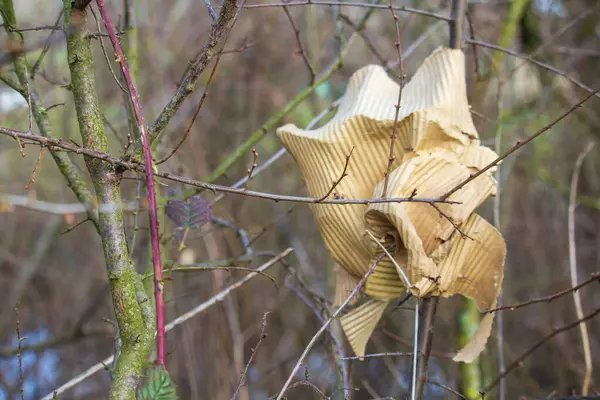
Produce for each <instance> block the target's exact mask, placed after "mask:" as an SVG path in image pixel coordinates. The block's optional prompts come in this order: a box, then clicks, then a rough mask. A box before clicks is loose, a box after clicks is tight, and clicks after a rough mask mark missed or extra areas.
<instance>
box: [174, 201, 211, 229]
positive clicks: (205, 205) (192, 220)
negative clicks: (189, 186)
mask: <svg viewBox="0 0 600 400" xmlns="http://www.w3.org/2000/svg"><path fill="white" fill-rule="evenodd" d="M165 211H166V213H167V216H168V217H169V218H170V219H171V221H173V222H175V224H176V225H177V227H178V228H186V229H196V228H199V227H200V226H202V225H204V224H206V223H207V222H208V221H210V218H211V216H212V212H211V208H210V203H209V202H208V201H206V200H204V199H203V198H202V197H200V196H193V197H191V198H189V199H188V200H187V201H183V200H169V201H167V205H166V207H165Z"/></svg>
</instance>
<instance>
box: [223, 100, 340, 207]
mask: <svg viewBox="0 0 600 400" xmlns="http://www.w3.org/2000/svg"><path fill="white" fill-rule="evenodd" d="M341 100H342V99H341V98H339V99H337V100H336V101H334V102H333V103H331V104H330V105H329V106H328V107H327V108H325V109H324V110H323V111H321V112H320V113H319V115H317V116H316V117H314V118H313V119H312V120H311V121H310V122H309V123H308V124H307V125H306V128H305V129H307V130H309V129H312V128H314V127H315V126H316V125H317V124H318V123H319V122H320V121H321V120H322V119H323V118H325V116H327V114H329V113H330V112H331V110H333V109H334V108H336V107H337V106H339V105H340V103H341ZM285 154H287V149H286V148H285V147H282V148H281V149H279V150H278V151H277V152H275V154H273V155H272V156H271V157H269V159H268V160H267V161H265V162H264V163H261V164H260V166H258V167H256V168H255V170H254V172H253V173H252V176H254V177H256V176H258V175H259V174H260V173H261V172H263V171H264V170H266V169H267V168H269V167H270V166H271V165H273V164H274V163H275V161H277V160H279V159H280V158H281V157H283V156H284V155H285ZM246 182H248V175H246V176H245V177H243V178H242V179H240V180H238V181H237V182H236V183H234V184H233V185H232V186H231V187H232V188H240V187H242V186H244V185H245V184H246ZM223 197H225V196H224V195H223V194H219V195H218V196H217V197H216V198H215V199H214V200H213V202H212V205H213V206H214V205H215V204H216V203H218V202H219V201H221V200H222V199H223Z"/></svg>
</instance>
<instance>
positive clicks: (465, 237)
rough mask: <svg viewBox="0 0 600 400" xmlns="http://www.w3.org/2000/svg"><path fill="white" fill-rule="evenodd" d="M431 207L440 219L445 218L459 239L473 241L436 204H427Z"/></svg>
mask: <svg viewBox="0 0 600 400" xmlns="http://www.w3.org/2000/svg"><path fill="white" fill-rule="evenodd" d="M429 205H430V206H431V207H433V208H435V210H436V211H437V212H438V213H439V214H440V217H443V218H445V219H446V220H447V221H448V222H450V224H451V225H452V227H453V228H454V229H455V230H456V231H457V232H458V233H459V234H460V237H461V238H462V239H471V240H473V238H472V237H471V236H469V235H467V234H466V233H465V232H463V230H462V229H460V227H459V226H458V224H457V223H456V222H454V221H453V220H452V218H450V216H449V215H447V214H446V213H445V212H443V211H442V209H441V208H440V207H438V205H437V204H435V203H430V204H429Z"/></svg>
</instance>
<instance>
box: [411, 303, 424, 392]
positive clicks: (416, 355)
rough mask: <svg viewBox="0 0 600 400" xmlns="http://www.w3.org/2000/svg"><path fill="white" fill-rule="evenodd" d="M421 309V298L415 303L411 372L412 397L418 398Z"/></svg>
mask: <svg viewBox="0 0 600 400" xmlns="http://www.w3.org/2000/svg"><path fill="white" fill-rule="evenodd" d="M420 315H421V310H419V299H417V301H416V303H415V318H414V326H413V357H412V371H411V372H412V373H411V385H410V388H411V390H410V399H411V400H416V398H417V366H418V362H419V351H418V349H419V324H420V323H419V316H420Z"/></svg>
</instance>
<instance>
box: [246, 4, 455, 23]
mask: <svg viewBox="0 0 600 400" xmlns="http://www.w3.org/2000/svg"><path fill="white" fill-rule="evenodd" d="M306 5H311V6H343V7H360V8H371V9H387V8H389V6H387V5H384V4H369V3H360V2H354V1H323V0H306V1H290V2H285V3H264V4H249V5H246V6H244V8H268V7H284V6H285V7H292V6H306ZM393 9H394V11H404V12H408V13H413V14H418V15H423V16H426V17H431V18H435V19H439V20H442V21H449V20H450V17H447V16H445V15H440V14H436V13H434V12H430V11H425V10H419V9H416V8H411V7H406V6H394V7H393Z"/></svg>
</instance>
